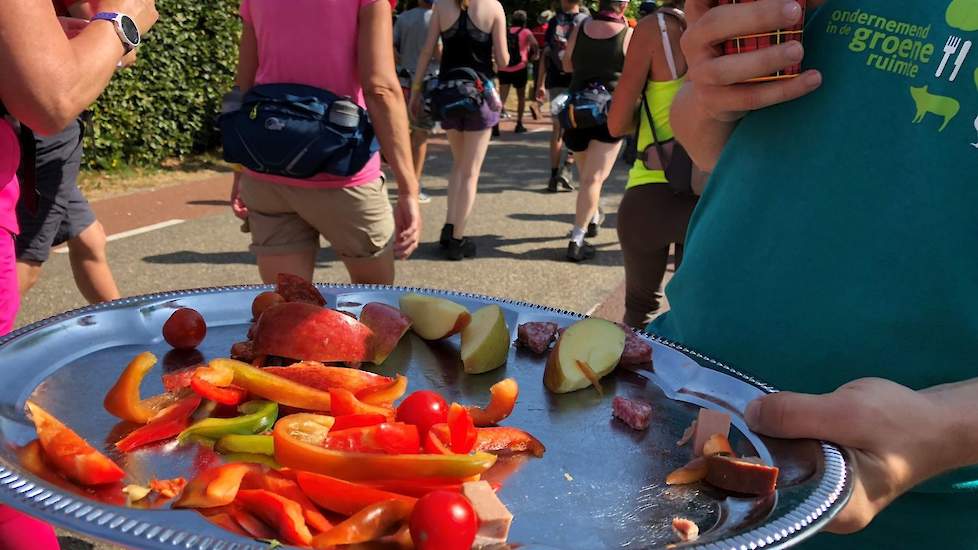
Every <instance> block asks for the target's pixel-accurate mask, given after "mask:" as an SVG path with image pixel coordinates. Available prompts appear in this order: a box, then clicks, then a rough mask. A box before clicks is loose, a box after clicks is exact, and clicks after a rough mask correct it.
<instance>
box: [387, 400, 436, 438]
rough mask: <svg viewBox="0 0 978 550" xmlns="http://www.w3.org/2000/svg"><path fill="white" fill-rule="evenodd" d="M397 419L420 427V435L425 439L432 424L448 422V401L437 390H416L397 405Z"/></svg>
mask: <svg viewBox="0 0 978 550" xmlns="http://www.w3.org/2000/svg"><path fill="white" fill-rule="evenodd" d="M397 421H398V422H406V423H408V424H414V425H415V426H417V427H418V435H420V436H421V438H422V439H424V436H425V434H427V433H428V430H429V429H430V428H431V427H432V426H434V425H435V424H441V423H442V422H448V403H446V402H445V399H444V398H443V397H442V396H440V395H438V394H437V393H436V392H433V391H429V390H419V391H416V392H414V393H412V394H411V395H409V396H407V397H406V398H405V399H404V401H401V404H400V406H398V407H397Z"/></svg>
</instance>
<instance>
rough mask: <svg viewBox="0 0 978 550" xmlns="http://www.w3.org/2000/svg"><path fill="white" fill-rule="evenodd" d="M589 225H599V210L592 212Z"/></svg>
mask: <svg viewBox="0 0 978 550" xmlns="http://www.w3.org/2000/svg"><path fill="white" fill-rule="evenodd" d="M591 223H593V224H595V225H601V210H597V211H595V212H594V217H593V218H591Z"/></svg>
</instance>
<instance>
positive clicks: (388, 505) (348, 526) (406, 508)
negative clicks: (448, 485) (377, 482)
mask: <svg viewBox="0 0 978 550" xmlns="http://www.w3.org/2000/svg"><path fill="white" fill-rule="evenodd" d="M413 509H414V503H408V502H405V501H403V500H387V501H384V502H378V503H376V504H371V505H370V506H367V507H366V508H364V509H363V510H360V511H359V512H357V513H356V514H354V515H353V516H351V517H350V518H349V519H347V520H346V521H344V522H343V523H340V524H339V525H337V526H336V527H334V528H332V529H330V530H329V531H327V532H325V533H323V534H321V535H318V536H317V537H316V538H314V539H313V540H312V546H313V548H316V549H317V550H327V549H329V550H332V549H333V547H334V546H336V545H344V544H357V543H361V542H370V541H372V540H376V539H379V538H381V537H384V536H387V535H390V534H392V533H394V532H395V531H397V530H398V528H399V527H400V526H401V525H402V524H403V523H404V522H405V521H407V519H408V518H409V517H410V516H411V511H412V510H413Z"/></svg>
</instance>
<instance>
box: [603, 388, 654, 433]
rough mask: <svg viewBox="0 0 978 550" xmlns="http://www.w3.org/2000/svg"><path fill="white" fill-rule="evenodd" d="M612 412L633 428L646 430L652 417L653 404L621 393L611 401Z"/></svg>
mask: <svg viewBox="0 0 978 550" xmlns="http://www.w3.org/2000/svg"><path fill="white" fill-rule="evenodd" d="M611 414H613V415H614V416H615V417H616V418H619V419H621V421H622V422H624V423H625V424H628V426H629V427H630V428H632V429H633V430H644V429H646V428H648V427H649V421H650V420H651V419H652V404H651V403H648V402H646V401H640V400H637V399H628V398H626V397H621V396H620V395H619V396H616V397H615V398H614V399H613V400H612V401H611Z"/></svg>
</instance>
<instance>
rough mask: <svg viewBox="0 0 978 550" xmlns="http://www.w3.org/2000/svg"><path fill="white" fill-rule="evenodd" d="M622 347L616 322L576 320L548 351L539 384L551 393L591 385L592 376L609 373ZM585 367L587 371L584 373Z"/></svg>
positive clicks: (620, 333)
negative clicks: (541, 383)
mask: <svg viewBox="0 0 978 550" xmlns="http://www.w3.org/2000/svg"><path fill="white" fill-rule="evenodd" d="M624 350H625V331H623V330H622V329H621V327H619V326H618V325H616V324H614V323H612V322H610V321H605V320H604V319H584V320H582V321H578V322H577V323H574V324H573V325H571V326H570V327H568V328H567V330H566V331H565V332H564V334H563V335H562V336H561V337H560V339H559V340H557V345H556V347H554V350H553V351H552V352H550V358H549V359H548V360H547V367H546V368H545V369H544V371H543V383H544V385H545V386H547V389H549V390H550V391H552V392H554V393H568V392H572V391H575V390H580V389H584V388H586V387H588V386H590V385H592V383H593V382H592V379H593V380H595V381H596V380H600V379H601V378H603V377H605V376H607V375H608V374H610V373H611V371H613V370H614V369H615V366H616V365H617V364H618V361H619V360H620V359H621V354H622V352H623V351H624ZM578 362H580V364H581V365H585V366H586V367H587V369H583V368H582V367H581V366H580V365H579V364H578ZM588 370H590V371H591V372H587V373H586V371H588ZM585 373H586V374H585ZM592 375H593V376H592ZM595 387H599V386H597V385H596V386H595Z"/></svg>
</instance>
